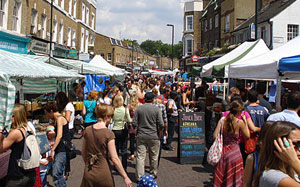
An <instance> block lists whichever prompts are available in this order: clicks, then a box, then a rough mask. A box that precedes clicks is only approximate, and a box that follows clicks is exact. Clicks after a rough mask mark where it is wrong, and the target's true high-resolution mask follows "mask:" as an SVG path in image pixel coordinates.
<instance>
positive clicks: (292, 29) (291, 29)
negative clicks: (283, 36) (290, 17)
mask: <svg viewBox="0 0 300 187" xmlns="http://www.w3.org/2000/svg"><path fill="white" fill-rule="evenodd" d="M298 35H299V25H288V28H287V40H288V41H290V40H291V39H293V38H295V37H296V36H298Z"/></svg>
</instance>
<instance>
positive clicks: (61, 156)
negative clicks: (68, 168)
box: [52, 152, 67, 187]
mask: <svg viewBox="0 0 300 187" xmlns="http://www.w3.org/2000/svg"><path fill="white" fill-rule="evenodd" d="M65 165H66V152H60V153H56V154H55V155H54V163H53V171H52V177H53V184H54V185H55V186H57V187H64V186H67V184H66V180H65V178H64V171H65Z"/></svg>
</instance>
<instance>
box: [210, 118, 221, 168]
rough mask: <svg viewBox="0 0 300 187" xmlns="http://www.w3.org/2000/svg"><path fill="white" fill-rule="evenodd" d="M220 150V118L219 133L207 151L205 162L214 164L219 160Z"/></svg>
mask: <svg viewBox="0 0 300 187" xmlns="http://www.w3.org/2000/svg"><path fill="white" fill-rule="evenodd" d="M222 150H223V119H221V127H220V130H219V133H218V135H217V137H216V139H215V141H214V143H213V145H212V146H211V147H210V149H209V151H208V154H207V162H208V163H209V164H210V165H213V166H215V165H216V164H217V163H218V162H219V160H220V158H221V156H222Z"/></svg>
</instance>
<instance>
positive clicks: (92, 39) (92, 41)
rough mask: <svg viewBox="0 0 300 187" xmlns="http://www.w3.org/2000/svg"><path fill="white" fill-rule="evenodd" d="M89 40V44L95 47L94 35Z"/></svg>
mask: <svg viewBox="0 0 300 187" xmlns="http://www.w3.org/2000/svg"><path fill="white" fill-rule="evenodd" d="M90 39H91V42H90V44H91V45H92V46H94V45H95V35H90Z"/></svg>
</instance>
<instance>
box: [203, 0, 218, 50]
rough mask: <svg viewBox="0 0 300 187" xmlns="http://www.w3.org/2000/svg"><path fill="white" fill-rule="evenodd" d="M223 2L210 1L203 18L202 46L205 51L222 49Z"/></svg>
mask: <svg viewBox="0 0 300 187" xmlns="http://www.w3.org/2000/svg"><path fill="white" fill-rule="evenodd" d="M220 15H221V0H213V1H210V2H209V4H208V5H207V6H206V7H205V8H204V10H203V15H202V17H201V25H202V27H201V33H202V34H201V46H202V48H203V49H205V50H211V49H213V48H214V47H220V40H221V21H220V20H221V16H220Z"/></svg>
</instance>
